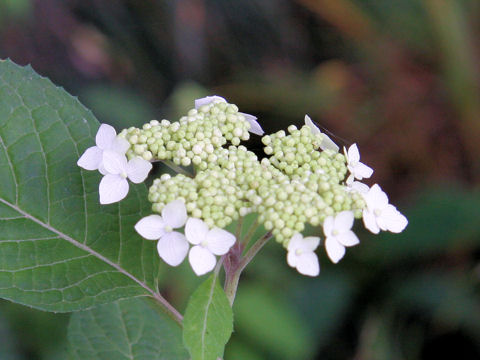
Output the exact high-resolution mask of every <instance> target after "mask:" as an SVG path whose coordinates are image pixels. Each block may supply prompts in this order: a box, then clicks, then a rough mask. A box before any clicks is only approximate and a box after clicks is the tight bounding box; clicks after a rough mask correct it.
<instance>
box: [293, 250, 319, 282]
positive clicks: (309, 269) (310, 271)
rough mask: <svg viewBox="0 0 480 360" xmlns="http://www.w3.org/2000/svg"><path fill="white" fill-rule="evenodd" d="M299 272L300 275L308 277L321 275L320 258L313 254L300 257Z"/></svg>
mask: <svg viewBox="0 0 480 360" xmlns="http://www.w3.org/2000/svg"><path fill="white" fill-rule="evenodd" d="M297 270H298V272H299V273H300V274H303V275H308V276H317V275H318V274H320V264H319V263H318V257H317V255H315V253H313V252H308V253H304V254H302V255H300V256H299V257H298V259H297Z"/></svg>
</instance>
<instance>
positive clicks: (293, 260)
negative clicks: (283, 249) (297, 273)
mask: <svg viewBox="0 0 480 360" xmlns="http://www.w3.org/2000/svg"><path fill="white" fill-rule="evenodd" d="M297 259H298V256H297V255H296V254H295V250H294V251H289V252H288V253H287V263H288V265H289V266H291V267H297Z"/></svg>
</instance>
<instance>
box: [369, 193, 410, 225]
mask: <svg viewBox="0 0 480 360" xmlns="http://www.w3.org/2000/svg"><path fill="white" fill-rule="evenodd" d="M363 198H364V199H365V202H366V207H365V209H363V223H364V225H365V227H366V228H367V229H368V230H370V231H371V232H372V233H374V234H378V233H379V232H380V230H383V231H391V232H394V233H399V232H402V231H403V229H405V227H406V226H407V224H408V220H407V218H406V217H405V216H403V215H402V214H401V213H400V212H399V211H398V210H397V208H396V207H395V206H393V205H391V204H389V203H388V196H387V194H385V193H384V192H383V191H382V189H381V188H380V186H378V184H375V185H373V186H372V187H371V188H370V190H369V191H368V192H367V193H366V194H363Z"/></svg>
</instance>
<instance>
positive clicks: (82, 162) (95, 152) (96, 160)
mask: <svg viewBox="0 0 480 360" xmlns="http://www.w3.org/2000/svg"><path fill="white" fill-rule="evenodd" d="M102 153H103V151H102V149H100V148H99V147H98V146H92V147H89V148H88V149H87V150H85V152H84V153H83V155H82V156H81V157H80V159H78V161H77V165H78V166H80V167H81V168H84V169H85V170H97V169H98V166H99V165H100V163H101V161H102Z"/></svg>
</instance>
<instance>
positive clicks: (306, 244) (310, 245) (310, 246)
mask: <svg viewBox="0 0 480 360" xmlns="http://www.w3.org/2000/svg"><path fill="white" fill-rule="evenodd" d="M319 244H320V238H319V237H317V236H307V237H306V238H303V241H302V243H301V249H302V250H303V251H304V252H311V251H314V250H315V249H316V248H317V246H318V245H319Z"/></svg>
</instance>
